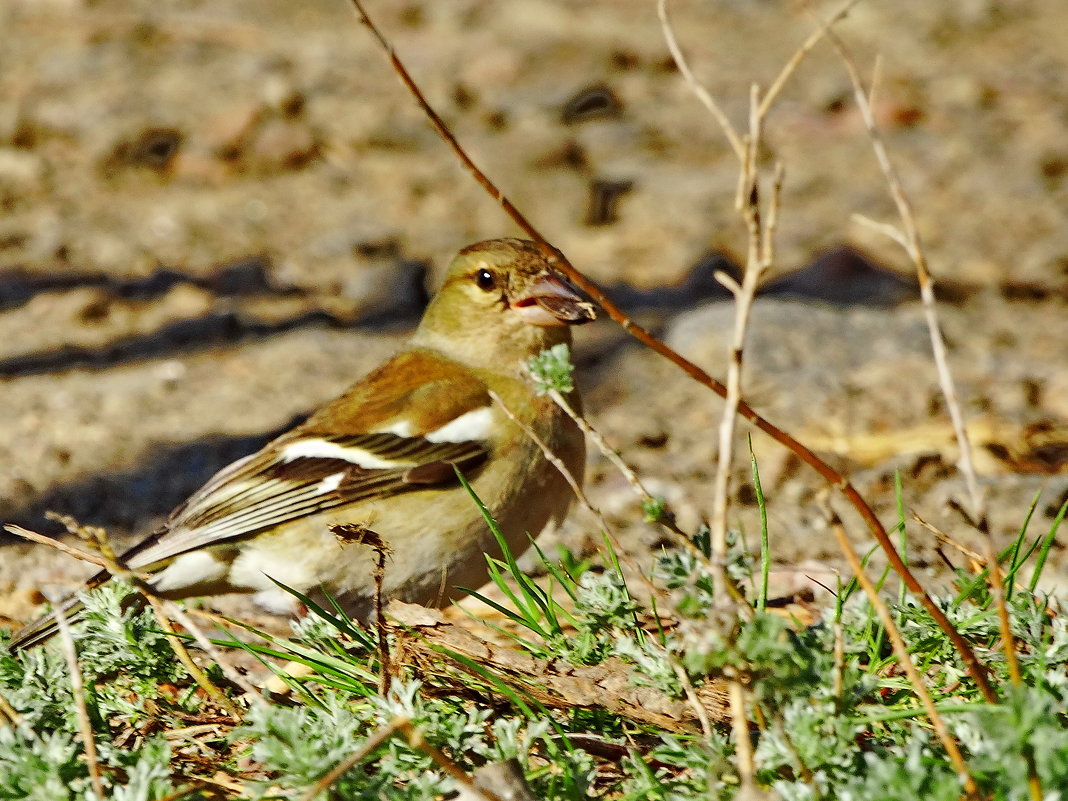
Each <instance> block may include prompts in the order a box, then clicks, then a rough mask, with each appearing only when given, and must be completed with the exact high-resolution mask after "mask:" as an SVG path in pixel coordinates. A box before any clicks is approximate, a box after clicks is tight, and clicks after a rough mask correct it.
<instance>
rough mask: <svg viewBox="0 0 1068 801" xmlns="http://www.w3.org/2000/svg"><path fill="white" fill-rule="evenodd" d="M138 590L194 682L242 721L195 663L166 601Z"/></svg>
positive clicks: (221, 692) (237, 712) (230, 704)
mask: <svg viewBox="0 0 1068 801" xmlns="http://www.w3.org/2000/svg"><path fill="white" fill-rule="evenodd" d="M138 590H139V591H140V592H141V594H142V595H143V596H144V598H145V600H146V601H147V602H148V605H149V606H150V607H152V614H153V615H155V617H156V622H157V623H159V626H160V628H161V629H163V632H164V635H165V636H166V637H167V642H168V643H170V646H171V650H172V651H174V655H175V656H176V657H178V661H179V662H181V663H182V665H183V666H184V667H185V669H186V670H187V671H188V672H189V675H190V676H192V677H193V680H194V681H195V682H196V683H197V684H198V685H199V686H200V688H201V689H202V690H203V691H204V692H205V693H207V695H208V697H209V698H210V699H211V700H212V701H213V702H214V703H215V704H216V705H217V706H218V707H219V708H220V709H222V710H224V711H225V712H226V714H228V715H229V716H230V717H232V718H233V719H234V720H235V721H240V720H241V719H242V715H241V710H240V709H238V708H237V705H236V704H234V703H233V702H232V701H231V700H230V699H229V698H227V697H226V694H225V693H224V692H223V691H222V690H220V689H219V688H218V687H216V686H215V684H214V683H213V682H212V680H211V679H209V678H208V674H207V673H205V672H204V671H203V670H201V669H200V666H199V665H198V664H197V663H196V662H194V661H193V657H192V656H190V654H189V650H188V649H187V648H186V647H185V642H183V640H182V638H181V637H180V636H178V632H177V631H175V630H174V624H173V623H171V619H170V618H169V617H167V611H166V609H165V608H164V606H163V604H164V601H163V599H162V598H160V597H159V596H157V595H154V594H153V593H152V592H151V591H148V592H146V591H144V590H142V589H141V588H140V587H138Z"/></svg>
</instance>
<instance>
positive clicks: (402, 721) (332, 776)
mask: <svg viewBox="0 0 1068 801" xmlns="http://www.w3.org/2000/svg"><path fill="white" fill-rule="evenodd" d="M407 725H409V720H408V718H406V717H402V716H398V717H395V718H393V720H391V721H389V722H388V723H385V724H383V725H381V726H379V727H378V728H377V729H375V730H374V731H373V732H371V734H370V735H368V737H367V739H366V740H364V741H363V743H361V744H360V747H359V748H357V749H356V750H355V751H353V752H352V754H350V755H349V756H348V757H346V758H345V759H343V760H342V761H341V762H339V763H338V764H336V765H335V766H334V767H333V768H331V769H330V770H329V771H327V772H326V774H324V775H323V777H322V778H321V779H319V781H317V782H316V783H315V784H314V785H312V787H311V789H309V790H308V792H306V793H305V794H304V795H303V796H302V797H301V801H315V799H316V798H318V797H319V794H320V793H322V792H323V791H324V790H326V789H328V788H329V787H330V786H331V785H333V783H334V782H336V781H337V780H338V779H340V778H341V777H342V776H344V775H345V774H346V773H348V772H349V771H350V770H352V769H353V768H354V767H356V766H357V765H359V764H360V762H362V761H363V760H364V759H365V758H366V757H367V756H368V755H369V754H370V753H371V752H372V751H374V750H375V749H376V748H378V746H380V745H382V743H384V742H385V741H386V740H388V739H389V738H390V737H392V736H393V735H394V734H396V733H397V732H398V731H400V729H401V728H403V727H404V726H407Z"/></svg>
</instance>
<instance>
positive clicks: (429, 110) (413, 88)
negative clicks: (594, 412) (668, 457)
mask: <svg viewBox="0 0 1068 801" xmlns="http://www.w3.org/2000/svg"><path fill="white" fill-rule="evenodd" d="M853 2H854V0H851V2H849V3H847V4H846V5H845V6H844V7H843V10H842V11H841V12H839V14H844V13H845V12H846V11H848V9H849V8H850V7H852V4H853ZM351 3H352V5H353V8H354V10H355V12H356V14H357V16H358V18H359V20H360V22H362V23H363V24H364V25H365V26H366V27H367V29H368V30H369V31H370V32H371V34H372V35H373V36H374V38H375V41H376V42H378V45H379V46H380V47H381V48H382V50H383V52H384V53H385V54H386V57H387V58H388V59H389V62H390V64H391V65H392V67H393V70H394V72H396V74H397V76H398V77H399V78H400V80H401V82H402V83H403V84H404V85H405V87H406V88H407V89H408V91H409V92H411V94H412V97H413V98H414V99H415V101H416V103H417V104H418V105H419V107H420V108H421V109H422V110H423V113H424V114H426V116H427V119H428V120H429V121H430V123H431V125H432V126H433V127H434V130H435V131H436V132H437V133H438V135H439V136H440V137H441V138H442V139H443V140H444V141H445V143H446V144H447V145H448V146H449V147H450V148H451V149H452V151H453V154H454V155H455V156H456V157H457V159H458V160H459V161H460V163H461V165H462V166H463V167H464V169H465V170H467V171H468V172H469V173H470V174H471V176H472V177H473V178H474V179H475V181H476V182H477V183H478V184H479V185H480V186H481V187H482V188H483V189H485V190H486V192H487V193H488V194H489V195H490V197H492V198H493V199H494V200H495V201H497V203H499V204H500V206H501V208H502V209H503V210H504V212H505V213H506V214H507V215H508V216H509V217H511V219H512V221H513V222H515V224H516V225H517V226H519V228H520V229H521V230H522V231H523V232H524V233H525V234H526V235H527V236H529V237H530V238H531V239H532V240H533V241H534V242H535V244H536V245H537V246H538V248H539V250H540V251H541V252H542V254H543V255H544V256H545V258H546V260H548V261H549V263H550V264H552V265H554V267H555V268H556V269H558V270H559V271H560V272H561V273H563V274H564V275H566V276H567V277H568V278H569V279H570V280H571V281H573V282H574V283H575V284H576V286H578V287H579V288H581V289H582V290H583V291H584V292H585V293H586V294H587V295H589V296H590V297H591V298H592V299H593V300H594V301H595V302H596V303H597V304H598V305H599V306H600V307H601V308H602V309H603V310H604V312H605V313H606V314H607V315H608V316H609V317H610V318H611V319H612V320H614V321H615V322H616V323H617V324H619V326H620V327H621V328H623V330H624V331H626V332H627V333H628V334H630V335H631V336H633V337H634V338H635V339H637V340H638V341H639V342H641V343H642V344H643V345H645V346H646V347H647V348H649V349H650V350H652V351H653V352H654V353H656V354H658V355H660V356H662V357H664V358H665V359H667V360H668V361H670V362H671V363H672V364H674V365H675V366H676V367H678V368H679V369H680V370H682V371H683V372H684V373H685V374H686V375H687V376H689V377H690V378H692V379H693V380H694V381H696V382H698V383H699V384H701V385H702V386H705V387H707V388H709V389H711V390H712V391H713V392H715V393H716V394H718V395H720V396H721V397H726V394H727V389H726V387H725V386H724V385H723V384H722V383H721V382H720V381H718V380H716V379H715V378H713V377H712V376H711V375H710V374H709V373H707V372H706V371H705V370H702V369H701V368H700V367H698V366H697V365H696V364H694V363H693V362H691V361H689V360H688V359H686V358H685V357H683V356H682V355H681V354H679V353H676V352H675V351H674V350H673V349H672V348H670V347H668V346H667V345H666V344H665V343H663V342H661V341H660V340H659V339H657V338H656V337H654V336H652V334H650V333H649V332H648V331H646V330H645V329H644V328H642V327H641V326H639V325H638V324H637V323H635V322H634V321H633V320H631V319H630V318H629V317H628V316H627V315H626V314H625V313H624V312H623V311H622V310H621V309H620V308H619V307H618V306H616V305H615V304H614V303H612V301H611V300H609V298H608V297H607V296H606V295H605V293H604V292H603V291H602V290H601V289H600V288H599V287H598V286H597V285H596V284H594V283H593V282H592V281H590V280H589V279H587V278H586V276H584V275H583V274H582V273H581V272H579V271H578V270H577V269H576V268H575V267H574V266H573V265H572V264H571V263H570V262H569V261H568V260H567V258H566V257H564V256H563V254H561V253H560V251H558V250H557V249H556V248H554V247H553V246H552V245H551V244H549V241H548V240H547V239H546V238H545V237H544V236H542V234H541V233H540V232H539V231H538V230H537V229H536V228H535V227H534V226H533V225H532V224H531V223H530V221H529V220H527V218H526V217H525V216H524V215H523V214H522V213H521V212H520V211H519V209H517V208H516V207H515V205H514V204H513V203H512V202H511V201H510V200H509V199H508V198H507V197H506V196H505V195H504V193H503V192H501V190H500V189H498V188H497V186H496V185H495V184H494V183H493V182H492V181H491V180H490V179H489V177H488V176H487V175H486V174H485V173H484V172H483V171H482V170H481V169H479V167H478V165H476V164H475V163H474V161H473V160H472V159H471V157H470V156H469V155H468V154H467V152H466V151H465V150H464V149H463V147H462V146H461V145H460V143H459V141H458V140H457V139H456V137H455V135H454V134H453V133H452V131H451V130H450V129H449V127H448V126H447V125H446V124H445V122H444V120H442V119H441V117H440V115H438V113H437V112H436V111H434V108H433V107H432V106H431V105H430V103H429V102H428V101H427V99H426V97H425V96H424V95H423V93H422V91H421V90H420V89H419V86H418V85H417V84H416V83H415V80H414V79H413V78H412V76H411V74H410V73H409V72H408V70H407V68H406V67H405V66H404V63H403V62H402V61H401V60H400V58H399V57H398V56H397V54H396V51H395V50H394V49H393V46H392V45H391V44H390V43H389V40H387V39H386V38H385V36H384V35H383V34H382V32H381V31H380V30H379V29H378V27H377V26H376V25H375V24H374V22H373V21H372V20H371V18H370V17H369V16H368V14H367V12H366V10H365V9H364V7H363V3H362V2H361V0H351ZM838 16H839V15H835V17H833V18H832V21H833V20H834V19H837V18H838ZM825 30H826V26H824V28H822V29H821V31H820V35H821V36H822V35H823V31H825ZM810 38H811V37H810ZM805 52H807V51H805ZM773 86H774V85H773ZM768 96H769V97H771V96H773V95H772V94H771V93H770V92H769V95H768ZM764 100H765V102H767V101H768V97H765V99H764ZM738 414H740V415H741V416H742V417H744V418H745V419H746V420H747V421H749V422H750V423H751V424H752V425H753V426H754V427H755V428H757V429H759V430H761V431H763V432H764V433H765V434H767V435H768V436H770V437H771V438H772V439H773V440H775V441H776V442H778V443H779V444H780V445H782V446H783V447H785V448H787V449H788V450H789V451H791V452H792V453H794V454H795V455H796V456H797V457H798V458H799V459H800V460H801V461H802V462H804V463H805V464H807V465H808V466H809V467H810V468H812V469H813V470H815V471H816V472H817V473H818V474H819V475H820V476H821V477H822V478H823V479H824V480H825V481H826V482H827V483H828V484H830V485H831V487H832V488H833V489H834V490H836V491H837V492H839V493H841V494H842V496H843V497H844V498H845V499H846V500H847V501H848V502H849V504H850V505H851V506H853V508H854V509H855V510H856V511H857V513H858V514H859V515H860V517H861V518H862V519H863V520H864V524H865V525H866V526H867V527H868V530H869V532H870V533H871V535H872V537H874V538H875V540H876V542H878V544H879V547H880V548H881V549H882V550H883V551H884V552H885V553H886V558H887V560H888V561H889V562H890V566H891V567H892V568H893V569H894V571H895V572H896V573H897V574H898V575H899V576H901V578H902V580H903V581H904V582H905V584H906V586H907V587H908V588H909V590H910V591H912V592H913V593H914V594H915V595H916V597H917V598H918V599H919V601H920V602H921V603H922V604H923V606H924V609H926V610H927V612H928V614H930V615H931V617H932V618H933V619H934V621H935V623H936V624H937V625H938V627H939V628H941V629H942V631H944V632H945V634H946V636H947V637H949V639H950V640H951V641H952V643H953V647H954V648H955V649H956V650H957V652H958V653H959V654H960V655H961V659H962V660H963V662H964V665H965V669H966V670H967V671H968V674H969V675H970V676H971V677H972V680H973V681H974V682H975V683H976V686H977V687H978V688H979V690H980V692H981V693H982V694H983V697H984V698H985V699H986V700H987V701H988V702H991V703H993V702H995V700H996V696H995V695H994V692H993V689H992V688H991V687H990V682H989V680H988V679H987V671H986V667H985V666H984V665H983V664H982V663H981V662H980V661H979V659H978V657H977V656H976V655H975V652H974V651H973V650H972V648H971V646H970V645H969V644H968V643H967V641H966V640H965V639H964V637H962V636H961V634H960V632H959V631H957V629H956V628H955V627H954V626H953V624H952V623H951V622H950V621H949V618H947V617H946V615H945V613H944V612H943V611H942V610H941V609H940V608H939V607H938V605H937V604H936V603H935V602H934V600H933V599H932V598H931V597H930V596H929V595H928V594H927V592H926V591H925V590H924V588H923V586H922V585H921V584H920V583H919V581H918V580H917V579H916V577H915V576H914V575H913V574H912V572H911V571H910V570H909V569H908V567H907V566H906V565H905V563H904V562H903V561H902V560H901V558H900V556H899V555H898V554H897V550H896V548H895V547H894V543H893V542H891V540H890V537H889V535H888V534H887V532H886V528H885V527H884V526H883V524H882V522H881V521H880V520H879V518H878V516H877V515H876V514H875V512H874V510H873V509H872V508H871V506H870V505H869V504H868V503H867V501H865V500H864V497H863V496H862V495H861V494H860V493H859V492H858V491H857V489H856V487H854V486H853V485H852V484H851V483H850V481H849V480H848V479H847V478H846V477H845V476H843V475H842V474H841V473H840V472H838V471H837V470H835V469H834V468H833V467H831V465H829V464H828V463H827V462H826V461H824V460H823V459H821V458H820V457H819V456H817V455H816V454H815V453H814V452H813V451H812V450H811V449H809V448H807V447H805V446H804V445H802V444H801V443H800V442H799V441H798V440H797V439H795V438H794V437H792V436H791V435H790V434H788V433H787V432H786V431H784V430H783V429H782V428H780V427H779V426H777V425H775V424H774V423H772V422H771V421H769V420H767V419H766V418H764V417H762V416H761V415H759V414H757V413H756V411H755V410H754V409H753V408H752V407H751V406H749V404H747V403H746V402H745V401H744V400H743V401H739V402H738Z"/></svg>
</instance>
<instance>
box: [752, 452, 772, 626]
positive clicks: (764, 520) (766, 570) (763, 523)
mask: <svg viewBox="0 0 1068 801" xmlns="http://www.w3.org/2000/svg"><path fill="white" fill-rule="evenodd" d="M749 460H750V462H751V463H752V466H753V491H754V492H755V493H756V500H757V509H759V510H760V588H759V590H758V591H757V605H756V610H757V611H758V612H763V611H764V608H765V607H766V606H767V605H768V575H769V574H770V572H771V548H770V546H769V544H768V504H767V500H766V499H765V498H764V488H763V487H761V486H760V469H759V467H758V466H757V459H756V454H755V453H753V435H752V434H750V435H749Z"/></svg>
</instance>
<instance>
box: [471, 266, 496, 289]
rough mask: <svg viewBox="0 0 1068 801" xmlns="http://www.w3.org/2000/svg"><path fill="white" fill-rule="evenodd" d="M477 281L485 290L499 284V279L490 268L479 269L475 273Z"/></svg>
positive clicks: (480, 287)
mask: <svg viewBox="0 0 1068 801" xmlns="http://www.w3.org/2000/svg"><path fill="white" fill-rule="evenodd" d="M475 283H476V284H478V288H479V289H481V290H483V291H484V292H489V291H490V290H491V289H493V288H494V287H495V286H496V285H497V279H496V277H494V275H493V273H491V272H490V271H489V270H479V271H478V272H477V273H476V274H475Z"/></svg>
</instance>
